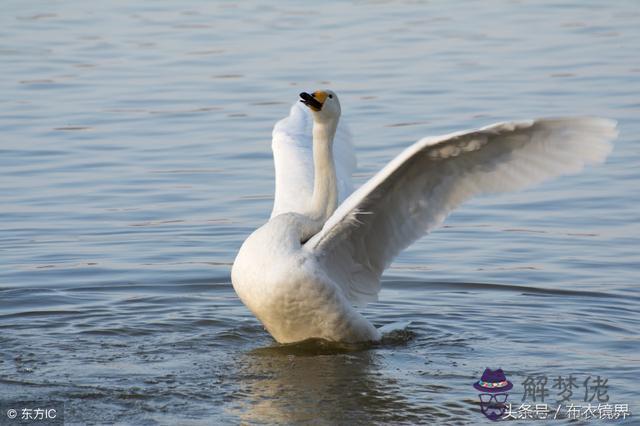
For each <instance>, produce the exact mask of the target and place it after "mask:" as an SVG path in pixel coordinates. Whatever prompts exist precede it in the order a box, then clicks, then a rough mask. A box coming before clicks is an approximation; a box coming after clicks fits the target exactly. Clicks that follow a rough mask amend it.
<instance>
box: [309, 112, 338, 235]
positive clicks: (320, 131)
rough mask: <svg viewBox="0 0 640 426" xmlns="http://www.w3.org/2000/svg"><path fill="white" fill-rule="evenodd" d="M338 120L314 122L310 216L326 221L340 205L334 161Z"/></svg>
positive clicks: (322, 221) (316, 219)
mask: <svg viewBox="0 0 640 426" xmlns="http://www.w3.org/2000/svg"><path fill="white" fill-rule="evenodd" d="M337 125H338V123H337V120H336V121H333V120H332V121H329V122H318V121H314V123H313V170H314V176H313V195H312V197H311V208H310V211H309V217H310V218H311V219H313V220H315V221H318V222H321V224H322V225H323V224H324V222H325V221H326V220H327V219H328V218H329V216H331V214H332V213H333V212H334V211H335V209H336V207H338V181H337V178H336V168H335V164H334V162H333V138H334V136H335V134H336V128H337Z"/></svg>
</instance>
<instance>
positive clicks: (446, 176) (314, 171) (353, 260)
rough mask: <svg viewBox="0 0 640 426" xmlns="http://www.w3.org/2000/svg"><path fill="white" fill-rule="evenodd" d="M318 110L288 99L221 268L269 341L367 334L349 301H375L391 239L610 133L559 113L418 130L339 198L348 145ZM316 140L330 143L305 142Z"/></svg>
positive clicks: (375, 336)
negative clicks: (261, 182)
mask: <svg viewBox="0 0 640 426" xmlns="http://www.w3.org/2000/svg"><path fill="white" fill-rule="evenodd" d="M316 93H317V92H316ZM327 93H332V92H327ZM314 96H315V94H314ZM335 102H336V103H337V97H336V99H335ZM322 109H323V110H324V107H323V108H322ZM322 114H325V113H324V112H322V113H319V112H314V113H312V112H309V111H308V110H307V109H306V108H304V107H302V106H301V105H300V104H296V105H294V107H293V108H292V109H291V115H290V116H289V117H288V118H286V119H284V120H282V121H280V122H279V123H278V124H276V127H275V129H274V139H273V151H274V158H275V163H276V197H275V203H274V208H273V213H272V217H271V219H270V220H269V222H267V223H266V224H265V225H264V226H262V227H260V228H259V229H258V230H256V231H255V232H254V233H253V234H251V236H249V238H247V240H246V241H245V242H244V244H243V245H242V247H241V249H240V251H239V253H238V256H237V257H236V260H235V262H234V265H233V269H232V275H231V278H232V282H233V286H234V289H235V290H236V292H237V293H238V295H239V297H240V299H241V300H242V301H243V302H244V303H245V305H247V307H248V308H249V309H250V310H251V311H252V312H253V313H254V315H255V316H256V317H257V318H258V319H260V321H261V322H262V323H263V324H264V326H265V328H266V329H267V330H268V331H269V333H271V335H272V336H273V337H274V338H275V339H276V340H277V341H278V342H281V343H290V342H296V341H301V340H305V339H309V338H322V339H327V340H332V341H342V342H360V341H368V340H372V341H375V340H379V339H380V337H381V336H380V332H379V331H378V330H377V329H376V328H375V327H374V326H373V325H372V324H371V323H370V322H369V321H367V320H366V319H365V318H364V317H363V316H362V315H361V314H360V313H358V312H357V311H356V309H355V308H354V307H353V305H361V304H364V303H367V302H371V301H375V300H377V294H378V292H379V290H380V277H381V275H382V272H383V271H384V269H385V268H386V267H387V266H388V265H389V264H390V263H391V261H392V260H393V258H394V257H395V256H396V255H397V254H398V253H399V252H400V251H401V250H402V249H404V248H406V247H407V246H408V245H410V244H411V243H412V242H413V241H415V240H416V239H418V238H419V237H421V236H422V235H424V234H426V233H427V232H429V231H430V230H432V229H434V228H435V227H437V226H439V225H440V224H441V223H442V222H443V220H444V219H445V217H446V216H447V215H448V214H449V213H450V212H451V211H452V210H453V209H454V208H456V207H457V206H459V205H460V204H461V203H462V202H464V201H466V200H468V199H469V198H471V197H472V196H474V195H477V194H483V193H498V192H504V191H512V190H518V189H522V188H525V187H528V186H531V185H534V184H537V183H540V182H542V181H544V180H548V179H550V178H553V177H556V176H559V175H562V174H569V173H576V172H578V171H580V170H581V169H582V168H583V167H584V166H585V165H586V164H593V163H599V162H603V161H604V159H605V158H606V156H607V155H608V153H609V152H610V150H611V144H610V141H611V140H613V139H614V138H615V137H616V135H617V132H616V126H615V122H613V121H610V120H605V119H598V118H568V119H541V120H529V121H520V122H512V123H499V124H494V125H492V126H487V127H484V128H481V129H478V130H474V131H465V132H457V133H452V134H449V135H445V136H439V137H429V138H424V139H421V140H420V141H418V142H416V143H415V144H414V145H412V146H410V147H408V148H407V149H406V150H405V151H404V152H402V153H401V154H400V155H398V156H397V157H396V158H395V159H394V160H392V161H391V162H390V163H389V164H388V165H387V166H386V167H384V168H383V169H382V170H381V171H380V172H379V173H378V174H376V175H375V176H374V177H372V178H371V179H370V180H369V181H368V182H366V183H365V184H364V185H363V186H362V187H361V188H359V189H358V190H357V191H355V192H353V193H351V195H350V196H348V197H346V196H347V195H348V194H349V192H350V189H351V178H350V174H351V172H352V171H353V169H354V168H355V161H354V156H353V152H352V148H351V144H350V142H349V140H348V134H347V132H344V131H342V130H341V129H340V126H341V125H340V126H338V125H337V122H338V119H337V117H336V119H335V122H336V123H335V126H334V127H338V130H337V132H335V128H334V129H330V130H329V131H321V130H322V129H321V128H322V126H324V125H325V124H326V123H324V121H322V120H325V119H326V117H325V118H322V117H321V115H322ZM326 114H329V112H328V113H326ZM337 115H338V116H339V104H338V109H337ZM312 122H313V123H314V124H313V131H312V128H311V127H312V126H311V123H312ZM329 127H330V126H329ZM318 129H320V130H318ZM332 131H334V132H335V134H336V138H335V140H334V139H333V136H332V135H331V133H332ZM312 133H313V135H314V137H313V139H314V140H313V141H312V138H311V134H312ZM322 138H325V139H326V140H325V141H324V142H322V143H321V142H319V140H323V139H322ZM329 139H331V140H329ZM328 142H331V143H333V147H331V144H330V143H329V146H328V148H326V147H325V149H324V151H323V150H322V148H318V150H316V148H317V147H318V146H321V147H322V146H324V145H323V144H326V143H328ZM312 145H313V146H312ZM331 148H333V149H331ZM312 153H313V154H312ZM323 159H324V160H323ZM323 161H324V163H323ZM327 161H328V162H327ZM333 163H335V167H334V166H333ZM323 182H324V183H326V185H325V186H324V187H323V186H322V185H323ZM318 185H320V186H318ZM345 198H346V199H345ZM332 199H335V200H334V201H332ZM343 199H344V201H342V200H343ZM314 200H315V201H314ZM338 201H340V204H339V205H338ZM314 202H315V204H314ZM332 203H333V204H332ZM325 205H326V206H327V207H326V208H325ZM313 206H315V207H313ZM336 206H337V208H336Z"/></svg>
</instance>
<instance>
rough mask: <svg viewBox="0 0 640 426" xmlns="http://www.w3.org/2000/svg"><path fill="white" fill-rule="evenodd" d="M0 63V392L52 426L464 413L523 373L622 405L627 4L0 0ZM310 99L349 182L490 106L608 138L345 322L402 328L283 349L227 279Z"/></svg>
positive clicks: (419, 248)
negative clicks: (317, 105)
mask: <svg viewBox="0 0 640 426" xmlns="http://www.w3.org/2000/svg"><path fill="white" fill-rule="evenodd" d="M0 77H1V78H0V94H1V96H0V134H1V138H0V403H1V402H3V401H8V400H9V401H13V400H20V399H22V400H39V401H48V400H56V401H63V402H64V404H65V408H64V415H65V419H66V421H67V423H69V424H86V423H98V424H100V423H114V422H117V423H124V424H136V425H140V424H213V423H238V422H245V423H249V424H254V423H258V424H274V423H286V424H299V423H303V424H304V423H311V424H335V423H349V424H353V423H361V424H388V423H394V424H400V423H430V424H432V423H438V422H439V423H446V424H476V423H479V422H481V421H482V420H483V416H482V414H481V413H480V411H479V405H478V402H477V401H478V396H477V392H476V391H475V389H473V388H472V387H471V384H472V383H473V382H474V381H475V380H477V379H478V378H479V377H480V375H481V373H482V371H483V370H484V368H485V367H491V368H496V367H502V368H503V369H504V370H505V372H506V373H507V376H508V378H509V379H510V380H512V381H513V383H514V388H513V390H512V396H511V397H510V398H511V400H512V401H513V402H514V403H515V402H520V400H521V398H522V396H523V385H522V383H523V381H524V380H525V378H526V377H527V376H528V375H535V376H539V375H546V376H548V377H549V380H550V381H549V383H551V378H552V377H555V376H558V375H560V376H568V375H569V374H574V375H575V376H577V377H579V378H580V380H584V379H585V378H586V377H588V376H593V377H595V376H597V375H600V376H602V377H605V378H607V379H608V386H609V388H608V394H609V396H610V401H611V402H612V403H614V402H615V403H627V404H629V405H630V410H631V411H633V412H634V413H635V414H634V415H633V417H631V418H628V419H627V420H626V423H627V424H633V422H634V421H637V418H638V417H637V416H638V415H639V414H640V405H639V404H638V401H640V393H639V392H638V389H637V380H638V378H639V377H640V355H638V353H639V350H640V339H639V336H638V330H639V329H640V315H639V312H640V294H639V292H638V276H639V272H640V268H639V265H640V256H639V255H638V247H640V232H639V231H640V225H639V224H640V197H639V195H638V194H640V191H639V190H640V184H639V181H640V149H639V148H638V147H639V146H640V145H639V143H640V142H639V141H638V139H639V138H638V135H639V134H640V120H639V118H640V101H639V100H638V99H639V98H638V93H640V6H639V4H638V3H637V2H634V1H620V2H607V1H578V0H565V1H513V2H507V1H497V2H482V3H477V2H455V3H453V2H433V3H430V2H366V1H356V2H351V3H349V2H337V1H336V2H322V3H313V4H312V3H302V2H294V1H291V2H278V4H277V6H275V5H267V4H264V3H261V2H255V1H246V2H242V3H239V4H236V3H234V2H195V1H181V2H178V1H175V0H169V1H165V2H144V3H143V2H128V3H126V4H125V3H123V2H79V1H59V2H45V1H39V2H38V1H17V0H9V1H5V2H4V3H3V12H2V14H0ZM325 87H326V88H331V89H333V90H335V91H336V92H338V93H339V94H340V99H341V102H342V110H343V117H344V119H345V120H346V121H348V122H349V124H350V127H351V129H352V131H353V134H354V136H355V143H356V146H357V153H358V158H359V168H358V174H357V175H356V180H357V182H358V183H362V182H364V181H365V180H366V179H367V178H368V177H369V176H371V175H372V174H373V173H375V172H376V171H377V170H379V169H380V168H381V167H382V166H383V165H384V164H386V162H387V161H389V160H390V159H391V158H393V156H394V155H395V154H397V153H398V152H399V151H400V150H401V149H403V148H404V147H406V146H407V145H409V144H410V143H412V142H414V141H416V140H417V139H419V138H421V137H423V136H427V135H436V134H441V133H446V132H451V131H455V130H461V129H464V128H472V127H476V126H482V125H486V124H490V123H492V122H496V121H501V120H505V119H507V120H508V119H518V118H530V117H537V116H563V115H596V116H603V117H609V118H613V119H616V120H618V122H619V130H620V137H619V139H618V140H617V141H616V143H615V149H614V151H613V153H612V155H611V156H610V157H609V159H608V161H607V162H606V164H604V165H602V166H598V167H593V168H589V169H588V170H586V171H585V172H584V173H583V174H580V175H577V176H570V177H564V178H562V179H559V180H557V181H554V182H551V183H548V184H545V185H542V186H540V187H538V188H535V189H532V190H528V191H525V192H521V193H516V194H509V195H503V196H499V197H496V196H494V197H487V198H481V199H476V200H474V201H472V202H470V203H468V204H466V205H464V206H463V207H462V208H460V209H459V210H457V211H456V212H455V213H454V214H453V215H452V216H451V217H450V218H449V219H448V221H447V222H446V226H445V227H444V228H441V229H439V230H438V231H436V232H433V233H432V234H431V235H429V236H427V237H425V238H423V239H422V240H420V241H418V242H417V243H416V244H414V245H413V246H412V247H411V248H409V249H408V250H407V251H405V252H404V253H402V254H401V255H400V256H399V257H398V258H397V259H396V261H395V262H394V263H393V265H392V267H391V268H390V269H389V270H388V271H387V272H386V273H385V277H384V282H383V290H382V292H381V294H380V302H379V303H375V304H371V305H369V306H368V307H367V308H366V309H364V310H363V312H364V314H365V315H366V316H367V318H369V319H370V320H371V321H372V322H373V323H375V324H376V325H383V324H387V323H391V322H395V321H411V326H410V327H409V330H408V332H407V333H406V335H404V336H402V338H400V339H397V341H394V342H391V343H386V344H383V345H381V346H376V347H372V348H368V349H365V350H356V351H348V350H345V351H341V350H336V349H335V348H330V349H327V350H323V349H322V348H321V347H294V348H288V347H285V348H282V347H278V346H277V345H276V344H275V342H274V341H273V340H272V339H271V337H270V336H269V335H268V333H267V332H266V331H265V330H264V329H263V328H262V327H261V326H260V324H259V323H258V321H257V320H256V319H255V318H253V316H252V315H251V314H250V313H249V312H248V310H247V309H246V308H245V307H244V306H243V305H242V304H241V303H240V302H239V300H238V299H237V297H236V296H235V293H234V292H233V289H232V287H231V284H230V276H229V271H230V267H231V264H232V262H233V259H234V256H235V253H236V251H237V250H238V248H239V247H240V244H241V243H242V241H243V240H244V238H246V237H247V236H248V235H249V233H250V232H252V230H253V229H255V228H256V227H258V226H260V225H261V224H262V223H263V222H264V221H265V220H266V219H267V218H268V216H269V212H270V208H271V203H272V196H273V165H272V159H271V153H270V137H271V136H270V134H271V128H272V126H273V124H274V123H275V121H277V120H278V119H280V118H281V117H283V116H284V115H286V114H287V112H288V108H289V106H290V104H291V103H293V102H295V101H296V99H297V94H298V92H300V91H302V90H305V91H310V90H315V89H318V88H325ZM550 391H551V392H550V394H551V395H552V396H555V392H556V391H555V390H553V389H550ZM575 392H576V401H577V402H580V401H581V399H582V395H581V394H580V393H581V392H582V393H583V392H584V390H576V391H575ZM549 402H554V399H550V401H549ZM596 402H597V401H596ZM0 418H1V419H2V420H0V424H4V423H2V422H3V421H5V420H6V418H5V416H4V413H0ZM522 423H524V422H522ZM560 423H561V422H558V424H560ZM536 424H537V423H536Z"/></svg>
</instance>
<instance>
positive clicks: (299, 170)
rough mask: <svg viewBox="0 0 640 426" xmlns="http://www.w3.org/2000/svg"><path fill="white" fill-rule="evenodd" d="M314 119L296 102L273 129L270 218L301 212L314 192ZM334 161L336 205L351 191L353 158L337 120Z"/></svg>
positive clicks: (345, 130)
mask: <svg viewBox="0 0 640 426" xmlns="http://www.w3.org/2000/svg"><path fill="white" fill-rule="evenodd" d="M312 128H313V117H312V116H311V112H310V111H309V109H308V108H307V107H305V106H304V105H302V104H301V103H300V102H296V103H295V104H294V105H293V106H292V107H291V112H290V114H289V116H288V117H286V118H283V119H282V120H280V121H279V122H278V123H276V125H275V127H274V128H273V141H272V144H271V149H272V150H273V160H274V163H275V168H276V193H275V199H274V202H273V211H272V212H271V217H274V216H277V215H279V214H281V213H286V212H297V213H303V212H304V211H305V208H306V207H307V205H308V203H309V202H310V201H311V194H312V193H313V142H312V136H311V133H312ZM333 156H334V157H333V158H334V161H335V165H336V176H337V178H338V202H339V203H341V202H342V201H344V200H345V199H346V198H347V197H348V196H349V195H350V194H351V193H352V192H353V182H352V179H351V175H352V174H353V172H354V171H355V168H356V156H355V153H354V151H353V145H352V144H351V135H350V133H349V130H348V128H347V125H346V124H345V123H344V120H340V121H339V123H338V130H337V132H336V136H335V138H334V141H333Z"/></svg>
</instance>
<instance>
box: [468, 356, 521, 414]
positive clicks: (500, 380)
mask: <svg viewBox="0 0 640 426" xmlns="http://www.w3.org/2000/svg"><path fill="white" fill-rule="evenodd" d="M473 387H474V388H476V389H477V390H479V391H480V392H482V393H480V394H478V396H479V397H480V411H482V414H484V415H485V416H486V417H487V418H488V419H489V420H493V421H495V420H498V419H499V418H500V417H502V416H503V415H504V413H505V411H506V408H507V405H506V402H507V398H508V397H509V394H508V393H507V391H508V390H509V389H511V388H512V387H513V383H511V382H510V381H508V380H507V377H506V376H505V375H504V371H502V368H498V369H497V370H495V371H492V370H491V369H490V368H486V369H485V370H484V373H482V377H481V378H480V380H478V381H477V382H475V383H474V384H473Z"/></svg>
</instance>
